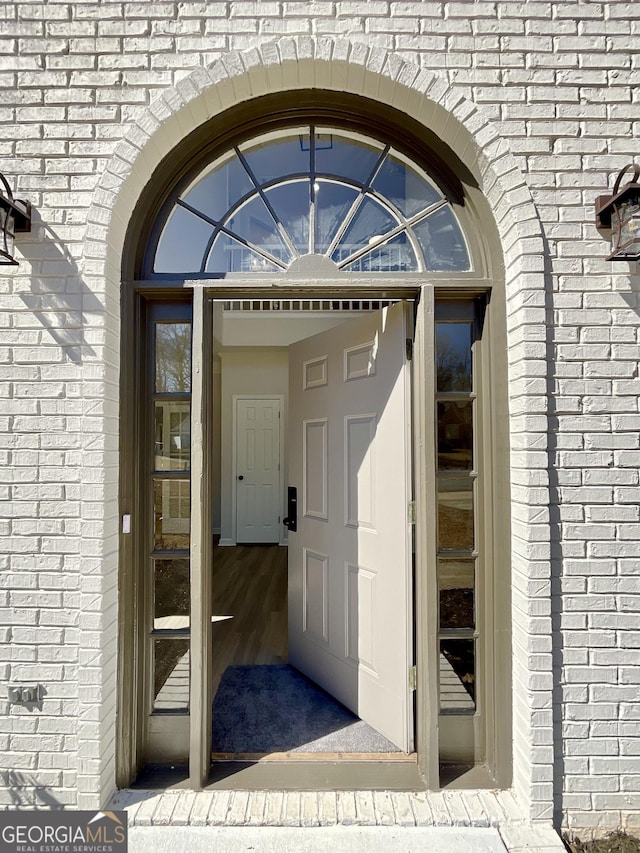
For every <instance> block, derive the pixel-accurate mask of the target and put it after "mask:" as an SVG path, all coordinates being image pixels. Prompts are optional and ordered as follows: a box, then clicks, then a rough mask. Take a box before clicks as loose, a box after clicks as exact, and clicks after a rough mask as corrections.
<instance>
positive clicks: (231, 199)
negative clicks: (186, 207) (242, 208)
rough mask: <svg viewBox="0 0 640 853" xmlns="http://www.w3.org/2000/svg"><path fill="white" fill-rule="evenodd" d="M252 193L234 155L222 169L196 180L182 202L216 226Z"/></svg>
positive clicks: (249, 183) (247, 178)
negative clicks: (228, 212) (200, 212)
mask: <svg viewBox="0 0 640 853" xmlns="http://www.w3.org/2000/svg"><path fill="white" fill-rule="evenodd" d="M253 189H254V185H253V182H252V180H251V178H250V177H249V175H248V174H247V170H246V169H245V168H244V166H243V165H242V163H241V162H240V160H239V159H238V156H237V154H235V152H234V153H233V155H232V158H231V159H230V160H229V161H228V162H227V163H225V164H224V165H217V166H216V167H215V169H214V170H213V171H210V172H209V174H207V175H205V176H204V177H199V178H198V179H197V181H196V182H195V183H194V184H193V185H192V186H191V188H190V189H188V190H187V192H186V193H185V194H184V195H183V196H182V198H183V199H184V200H185V201H186V202H187V203H188V204H190V205H191V207H195V208H196V209H197V210H201V211H202V212H203V213H206V215H207V216H210V217H211V219H215V220H216V222H219V221H220V220H221V219H222V218H223V217H224V215H225V213H226V212H227V211H228V210H229V208H230V207H231V206H232V205H233V204H235V203H236V202H238V201H240V199H241V198H243V196H245V195H247V193H250V192H251V191H252V190H253Z"/></svg>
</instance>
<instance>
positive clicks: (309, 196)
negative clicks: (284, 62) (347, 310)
mask: <svg viewBox="0 0 640 853" xmlns="http://www.w3.org/2000/svg"><path fill="white" fill-rule="evenodd" d="M165 216H166V219H165V222H164V225H163V227H162V230H161V232H160V237H159V239H158V242H157V245H156V247H155V252H154V257H153V274H155V275H166V274H174V275H175V274H178V275H180V274H183V275H201V276H211V277H215V276H220V275H229V274H234V273H240V274H242V273H256V272H260V273H282V272H283V271H286V270H287V269H288V267H289V266H290V265H291V264H292V263H293V262H294V261H295V260H296V259H297V258H300V257H302V256H304V255H313V254H317V255H324V256H326V257H327V258H330V259H331V260H332V261H333V262H334V263H335V265H336V267H337V269H338V270H342V271H345V272H348V273H357V272H367V273H371V272H399V273H402V272H410V273H417V272H445V273H452V272H456V273H457V272H466V271H469V270H470V269H471V263H470V255H469V250H468V247H467V242H466V240H465V237H464V234H463V232H462V229H461V227H460V225H459V223H458V220H457V217H456V215H455V213H454V211H453V209H452V207H451V205H450V203H449V201H448V199H447V198H446V197H445V195H444V194H443V193H442V191H441V190H440V189H439V188H438V187H437V185H436V184H435V183H434V182H433V181H432V180H431V179H430V178H429V177H428V176H427V175H426V174H425V172H424V171H423V170H422V169H420V168H419V167H418V166H417V165H416V164H415V163H412V162H411V161H410V160H409V159H407V158H406V157H404V156H403V154H402V153H401V152H399V151H397V150H396V149H394V148H392V147H391V146H390V145H383V144H382V143H380V142H378V141H377V140H374V139H370V138H367V137H364V136H361V135H359V134H355V133H347V132H345V131H343V130H338V129H336V128H324V127H322V128H319V127H314V126H306V127H297V128H295V129H291V130H287V131H281V132H279V133H271V134H265V135H262V136H260V137H257V138H255V139H252V140H250V141H248V142H245V143H243V144H240V145H236V146H234V147H233V148H232V149H230V150H229V151H227V152H226V153H225V154H224V155H223V156H222V157H220V158H218V159H217V160H216V161H214V163H212V164H210V165H208V166H207V167H206V168H205V169H204V170H201V171H200V172H199V173H198V175H197V176H196V177H195V179H192V180H190V181H189V183H188V184H186V185H185V187H184V189H183V190H181V191H179V192H178V195H177V198H175V197H174V200H173V202H172V204H171V206H170V208H169V210H168V211H167V212H166V214H165Z"/></svg>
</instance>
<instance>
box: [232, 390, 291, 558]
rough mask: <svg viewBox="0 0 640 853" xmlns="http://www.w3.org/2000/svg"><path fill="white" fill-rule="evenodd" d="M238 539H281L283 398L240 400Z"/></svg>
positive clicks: (237, 460)
mask: <svg viewBox="0 0 640 853" xmlns="http://www.w3.org/2000/svg"><path fill="white" fill-rule="evenodd" d="M236 412H237V416H236V425H237V426H236V433H237V436H236V541H237V542H242V543H248V542H279V541H280V500H281V498H280V400H277V399H264V400H261V399H253V400H238V401H237V409H236Z"/></svg>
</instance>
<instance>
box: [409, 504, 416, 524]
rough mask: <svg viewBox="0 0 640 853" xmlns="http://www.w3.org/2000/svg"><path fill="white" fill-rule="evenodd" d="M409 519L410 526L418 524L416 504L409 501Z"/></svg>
mask: <svg viewBox="0 0 640 853" xmlns="http://www.w3.org/2000/svg"><path fill="white" fill-rule="evenodd" d="M407 518H408V519H409V524H415V523H416V502H415V501H409V504H408V506H407Z"/></svg>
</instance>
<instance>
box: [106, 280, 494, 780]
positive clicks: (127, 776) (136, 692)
mask: <svg viewBox="0 0 640 853" xmlns="http://www.w3.org/2000/svg"><path fill="white" fill-rule="evenodd" d="M489 294H491V297H492V298H491V302H492V303H495V304H494V306H493V307H494V308H495V310H496V311H497V314H496V313H494V312H492V313H493V320H492V323H491V325H492V326H493V327H494V328H493V329H492V332H491V334H489V335H488V336H487V337H488V345H487V346H485V344H483V356H482V360H483V362H486V371H485V372H486V374H487V375H489V374H491V375H492V376H494V375H495V370H496V366H497V367H498V368H499V369H498V371H497V373H498V375H499V377H500V378H501V379H502V380H503V381H502V382H499V383H497V385H498V386H500V387H498V388H494V385H496V383H494V382H491V383H489V388H488V391H489V394H488V402H487V417H486V420H487V423H488V425H489V430H488V431H487V433H486V435H485V438H484V439H483V443H484V444H486V446H487V449H488V450H489V451H490V455H491V454H493V462H492V463H491V464H490V465H489V467H490V468H491V469H492V470H491V474H490V477H495V480H496V484H497V485H496V484H494V485H493V486H492V487H491V488H492V489H493V490H494V493H495V494H493V495H491V494H490V491H491V489H487V494H486V499H485V501H486V505H487V506H488V507H491V506H493V505H494V504H495V500H496V495H497V498H498V499H499V503H500V505H501V506H507V505H508V498H509V495H508V456H507V457H506V458H505V459H503V460H502V461H500V459H498V458H497V456H498V454H496V452H495V449H496V448H497V447H500V450H501V451H503V450H504V447H505V443H504V436H501V439H500V443H498V442H497V441H496V439H495V438H494V437H493V436H494V435H496V434H497V433H498V430H497V429H496V426H495V419H496V417H497V416H498V415H502V416H504V415H506V412H507V408H506V402H505V399H503V398H504V393H503V391H504V388H506V387H507V383H506V377H505V372H506V364H505V360H504V352H503V351H504V344H505V332H504V322H505V321H504V296H503V294H502V291H501V289H500V288H494V289H493V293H492V288H491V282H490V280H488V279H487V278H485V277H484V276H481V275H480V276H477V277H476V276H466V277H465V280H464V281H461V280H460V279H459V278H458V277H453V278H448V277H444V276H443V277H440V276H435V277H434V278H433V279H427V278H426V277H425V276H420V277H408V276H407V277H404V276H403V277H399V278H397V279H394V278H393V277H389V278H388V279H387V280H386V281H385V283H384V284H383V285H381V283H380V280H379V279H377V280H376V279H375V278H366V277H363V278H362V279H360V278H358V282H357V283H354V282H353V280H352V281H350V282H349V283H346V282H345V281H344V279H343V280H342V281H336V280H335V279H328V280H327V279H325V280H318V279H317V278H316V279H311V278H309V279H308V280H305V279H298V277H295V279H294V277H293V276H291V278H288V279H287V277H285V276H283V277H282V278H281V279H279V280H277V281H275V280H274V281H269V282H267V281H265V282H262V283H258V284H256V282H255V279H253V280H252V281H251V282H249V281H246V282H245V281H238V282H235V283H231V282H229V281H222V280H211V279H209V280H196V281H193V280H192V281H186V282H185V281H180V282H177V281H176V282H163V283H161V284H159V283H158V282H156V281H149V282H145V281H132V282H124V283H123V288H122V304H123V308H122V322H123V329H126V330H129V331H130V332H131V334H123V337H122V347H123V350H122V351H123V364H129V365H130V369H129V370H126V371H123V382H122V385H121V394H122V400H123V406H125V410H127V408H126V407H128V409H129V410H131V406H132V404H133V403H135V402H137V397H138V395H139V393H140V385H139V382H140V380H139V379H138V377H139V376H140V375H141V374H140V365H141V364H142V365H143V367H144V357H143V353H142V352H141V344H140V342H139V335H138V334H136V330H137V329H138V328H142V327H143V321H144V319H145V316H144V310H143V309H144V305H145V304H146V300H147V299H151V300H153V299H158V300H161V301H162V302H165V301H169V302H184V301H186V300H188V299H189V295H191V296H192V300H189V301H192V306H193V361H192V468H191V476H192V520H191V551H190V555H191V608H192V610H191V612H192V622H191V642H192V676H191V688H190V696H191V702H190V717H189V719H188V723H189V732H190V735H189V744H190V746H189V785H190V787H191V789H193V790H200V789H202V787H203V786H204V785H205V784H207V780H208V778H209V774H210V771H211V762H210V755H211V707H212V698H213V697H212V695H211V683H210V679H209V677H208V674H207V673H208V671H209V665H208V659H209V657H208V656H209V655H210V654H211V615H212V614H211V602H210V598H211V596H210V584H211V575H212V570H213V535H212V533H213V531H212V523H211V518H212V494H211V493H212V488H213V466H212V460H213V442H212V439H213V430H214V417H213V414H214V412H213V407H214V400H213V357H214V335H213V330H214V315H215V312H216V310H219V308H217V307H216V305H217V303H219V302H222V301H228V300H229V299H234V298H235V299H243V300H246V299H276V300H279V299H305V300H307V299H330V300H331V299H339V300H342V299H344V300H349V299H355V300H367V301H375V300H387V299H407V300H411V301H413V302H414V305H416V304H417V309H416V314H415V319H416V322H415V330H414V348H413V349H414V354H413V369H412V372H413V380H412V412H413V426H414V438H413V447H414V451H413V477H414V500H415V504H416V513H415V515H416V525H415V533H414V542H415V563H414V566H415V594H414V607H415V612H414V619H415V623H414V624H415V636H416V640H415V656H416V660H415V663H416V675H417V678H416V681H417V689H416V695H415V702H416V705H415V746H416V752H417V764H418V769H419V772H420V776H421V784H422V785H423V786H424V787H425V788H428V789H431V790H437V789H438V787H439V764H438V744H439V730H438V724H439V720H438V717H439V696H438V690H437V688H436V687H435V685H436V679H437V673H438V651H439V650H438V636H437V606H438V605H437V592H438V588H437V575H436V561H435V558H434V553H433V543H434V542H435V541H436V533H437V530H436V477H435V463H436V443H435V424H436V420H435V412H436V404H435V388H434V385H435V383H434V372H433V359H434V350H435V341H434V330H435V311H434V307H435V300H436V297H438V298H440V297H445V296H446V297H448V298H454V299H456V298H463V299H472V298H475V297H485V298H487V300H488V298H489ZM416 300H417V303H416ZM500 388H502V391H501V390H500ZM249 396H253V395H249ZM271 396H273V395H271ZM133 411H134V412H137V408H136V406H135V405H134V406H133ZM483 420H485V417H484V416H483ZM502 432H504V430H502ZM283 436H284V433H283ZM283 436H282V437H283ZM143 437H144V436H143V435H142V432H141V426H140V417H139V416H137V417H134V418H132V419H130V420H129V421H126V423H124V425H123V432H122V437H121V481H120V507H121V512H122V513H131V512H133V516H132V519H133V522H134V523H133V524H132V529H131V534H130V535H124V536H121V537H120V545H121V552H120V563H121V591H120V607H119V614H118V619H119V627H120V630H119V658H120V660H121V661H122V666H121V667H119V690H118V725H117V729H118V730H117V784H118V786H119V787H126V786H127V785H129V784H130V782H131V781H132V780H133V779H134V778H135V776H136V774H137V772H138V770H139V769H140V749H141V744H142V739H141V737H140V731H141V725H142V717H143V703H142V704H141V703H140V694H141V691H142V688H143V686H144V685H142V684H141V681H140V666H139V661H138V660H137V656H139V654H140V648H141V647H142V646H141V637H140V631H141V616H140V611H141V606H142V605H141V604H140V591H141V587H140V583H141V582H140V578H139V577H138V574H137V572H138V571H139V569H137V568H136V567H139V566H142V565H144V555H145V548H144V539H145V535H146V534H145V531H144V524H143V521H144V518H145V515H146V509H145V500H146V499H145V497H144V495H143V494H142V493H141V489H140V486H139V482H138V481H139V480H140V477H139V476H136V473H137V472H138V469H139V467H140V462H139V459H140V457H141V451H142V450H143V449H144V443H143V441H142V438H143ZM282 437H281V438H282ZM503 455H504V454H503ZM136 466H138V467H137V468H136ZM281 470H282V468H281ZM136 519H137V520H138V522H139V523H136ZM508 524H509V522H508V519H503V520H502V521H500V520H499V519H496V518H495V517H494V516H493V513H491V517H490V518H489V519H488V521H487V522H486V524H484V527H485V528H486V530H485V535H486V544H487V546H488V547H489V549H491V548H494V549H495V555H496V559H495V560H494V561H493V562H495V563H497V564H503V565H504V571H502V569H501V570H500V571H499V572H498V574H499V576H500V577H501V578H502V579H503V586H504V581H505V580H507V586H506V587H505V589H506V590H507V591H508V587H509V584H508V578H509V575H508V571H509V566H510V552H509V537H508ZM143 586H144V584H143ZM507 591H505V592H504V593H503V594H502V595H501V596H500V595H496V596H495V597H494V600H493V601H491V600H489V598H490V596H488V597H487V602H486V605H485V606H487V607H488V608H489V609H490V610H491V612H493V613H494V614H495V616H494V618H498V621H499V622H500V625H499V628H500V632H499V637H498V639H502V641H503V642H501V643H500V644H498V643H497V641H496V646H495V648H494V649H493V651H491V650H489V651H488V654H487V655H486V656H487V657H492V659H491V661H490V662H489V666H490V668H491V671H492V672H491V675H492V676H493V683H492V682H491V677H490V676H488V677H487V682H488V683H489V684H490V685H491V686H490V688H489V689H490V691H491V692H492V694H493V697H492V700H491V703H487V704H485V708H486V709H487V710H488V711H489V714H488V716H489V717H491V719H490V720H488V721H487V722H486V724H485V725H486V728H487V738H488V744H487V760H488V762H489V763H490V766H492V767H493V768H494V776H495V783H496V784H497V786H498V787H508V785H509V784H510V780H511V741H510V737H511V687H510V679H509V677H508V675H506V676H505V675H503V673H508V672H509V671H510V642H509V639H510V635H509V631H510V624H511V622H510V619H509V617H508V614H509V602H508V600H507V599H508V595H507ZM142 592H144V590H142ZM505 596H506V598H505ZM498 598H500V601H498ZM136 602H138V604H136ZM505 614H507V615H506V617H505ZM132 648H133V649H134V653H133V656H132V654H131V649H132ZM136 650H137V651H136ZM489 704H491V705H492V707H491V708H489ZM317 763H318V765H320V764H322V762H317ZM323 766H324V765H323ZM343 767H344V770H345V772H346V774H347V775H346V780H347V781H346V782H345V781H344V780H345V776H344V774H343V776H342V777H341V781H342V782H343V783H344V784H346V786H347V787H349V780H356V779H362V773H361V772H360V771H361V768H359V767H358V766H356V765H349V763H348V762H344V765H343ZM387 769H388V768H387ZM384 771H385V768H383V767H381V768H380V773H379V774H378V773H377V772H376V773H374V772H373V768H371V767H370V768H369V769H368V770H367V774H369V775H370V774H372V773H373V776H372V777H371V779H370V780H369V781H368V782H367V784H366V785H365V787H372V788H376V787H379V788H381V789H383V788H386V787H388V783H387V782H386V781H385V780H386V779H388V778H389V777H388V775H387V776H385V772H384ZM322 772H324V771H322ZM271 775H273V780H274V783H275V784H277V782H276V779H277V776H276V775H275V774H269V779H271ZM368 779H369V777H368ZM223 784H224V786H225V787H228V780H227V782H226V783H224V782H223ZM261 784H262V785H265V784H266V787H269V782H268V781H267V782H266V783H265V782H264V781H263V782H262V783H261ZM300 784H303V783H302V782H301V783H300ZM360 786H362V783H360Z"/></svg>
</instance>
